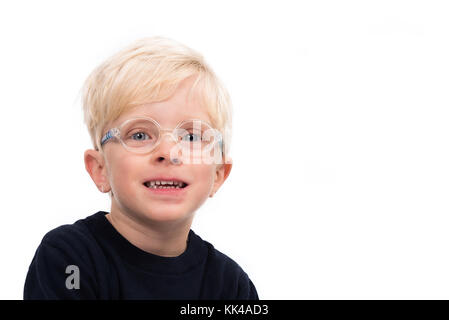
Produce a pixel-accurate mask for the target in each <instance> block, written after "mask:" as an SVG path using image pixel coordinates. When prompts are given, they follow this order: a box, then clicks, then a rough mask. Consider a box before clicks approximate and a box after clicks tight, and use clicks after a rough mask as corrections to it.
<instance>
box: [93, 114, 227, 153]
mask: <svg viewBox="0 0 449 320" xmlns="http://www.w3.org/2000/svg"><path fill="white" fill-rule="evenodd" d="M134 120H149V121H151V122H153V123H154V124H155V125H156V127H157V129H158V132H159V136H158V139H157V141H156V143H155V144H154V146H153V147H152V148H151V149H149V150H148V151H146V152H135V151H133V150H131V148H130V147H129V146H128V145H126V143H125V142H124V141H123V140H122V137H121V135H120V129H121V128H122V127H123V126H124V125H125V124H126V123H128V122H130V121H134ZM188 121H199V122H201V123H204V124H206V125H207V126H208V127H209V129H213V130H215V132H217V133H218V139H217V140H218V141H216V142H218V144H219V146H220V150H221V153H222V154H223V138H222V134H221V132H220V131H219V130H218V129H215V128H214V127H212V125H211V124H210V123H209V122H207V121H205V120H201V119H186V120H181V121H180V122H178V124H177V125H176V127H175V128H173V129H167V128H165V129H164V128H162V127H161V125H160V124H159V122H157V121H156V120H155V119H153V118H150V117H135V118H130V119H126V120H125V121H123V122H122V123H121V124H120V125H118V126H117V127H114V128H111V129H109V130H108V131H107V132H106V134H105V135H104V136H103V138H101V140H100V147H103V145H104V144H105V143H106V142H108V141H110V140H111V139H113V138H116V139H117V140H119V141H120V144H121V145H122V146H123V147H124V148H125V149H126V150H128V151H130V152H133V153H138V154H147V153H150V152H152V151H153V150H155V149H156V148H157V146H158V145H159V144H160V143H161V141H162V139H163V138H164V136H165V135H167V134H168V135H170V136H171V138H172V140H173V141H176V142H178V140H177V139H176V138H175V137H174V135H173V132H174V131H175V130H176V129H179V127H180V126H181V125H182V124H184V123H186V122H188ZM209 129H208V130H209ZM216 142H214V144H215V143H216Z"/></svg>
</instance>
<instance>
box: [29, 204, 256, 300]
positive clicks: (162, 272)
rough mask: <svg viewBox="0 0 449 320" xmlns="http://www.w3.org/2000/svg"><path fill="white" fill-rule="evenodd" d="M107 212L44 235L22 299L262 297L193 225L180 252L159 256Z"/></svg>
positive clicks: (245, 277)
mask: <svg viewBox="0 0 449 320" xmlns="http://www.w3.org/2000/svg"><path fill="white" fill-rule="evenodd" d="M106 214H107V212H104V211H99V212H97V213H95V214H93V215H91V216H89V217H87V218H85V219H82V220H78V221H76V222H75V223H74V224H71V225H63V226H60V227H58V228H56V229H54V230H52V231H50V232H48V233H47V234H46V235H45V236H44V238H43V240H42V242H41V244H40V245H39V247H38V248H37V251H36V254H35V256H34V258H33V260H32V262H31V265H30V267H29V270H28V274H27V277H26V280H25V288H24V299H154V300H156V299H167V300H169V299H195V300H197V299H249V300H258V299H259V297H258V295H257V291H256V288H255V287H254V285H253V283H252V282H251V280H250V279H249V277H248V275H247V274H246V273H245V272H244V271H243V270H242V268H241V267H240V266H239V265H238V264H237V263H236V262H235V261H233V260H232V259H231V258H229V257H227V256H226V255H225V254H223V253H221V252H220V251H218V250H216V249H215V248H214V247H213V245H212V244H210V243H209V242H207V241H204V240H203V239H201V238H200V237H199V236H198V235H196V234H195V233H194V232H193V230H190V231H189V235H188V240H187V241H188V242H187V249H186V250H185V251H184V252H183V253H182V254H181V255H179V256H177V257H161V256H158V255H154V254H151V253H148V252H145V251H143V250H141V249H139V248H137V247H136V246H134V245H133V244H131V243H130V242H129V241H128V240H126V239H125V238H124V237H123V236H122V235H121V234H120V233H119V232H118V231H117V230H116V229H115V228H114V227H113V226H112V224H111V223H110V222H109V220H108V219H107V218H106V217H105V215H106ZM69 266H71V267H69ZM68 267H69V268H68ZM77 281H78V282H77Z"/></svg>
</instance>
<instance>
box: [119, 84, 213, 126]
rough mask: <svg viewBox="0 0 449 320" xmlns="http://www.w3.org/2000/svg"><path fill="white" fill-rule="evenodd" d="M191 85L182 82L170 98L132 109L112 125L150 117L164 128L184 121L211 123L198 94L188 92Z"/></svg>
mask: <svg viewBox="0 0 449 320" xmlns="http://www.w3.org/2000/svg"><path fill="white" fill-rule="evenodd" d="M191 85H192V81H190V80H184V81H183V82H181V83H180V85H179V86H178V88H177V89H176V91H175V92H174V94H173V95H172V96H171V97H170V98H168V99H166V100H164V101H159V102H151V103H146V104H142V105H139V106H137V107H133V108H132V109H130V110H128V111H127V112H125V113H124V114H122V115H121V116H120V117H119V118H118V119H117V120H116V121H114V124H115V125H118V124H120V123H121V122H123V121H125V120H127V119H131V118H134V117H150V118H153V119H155V120H156V121H158V122H159V123H160V124H161V125H162V126H166V127H174V126H175V125H176V124H178V123H179V122H181V121H183V120H186V119H201V120H204V121H207V122H209V123H211V119H210V115H209V113H208V110H207V108H206V107H205V106H204V104H203V103H201V101H202V100H201V99H200V97H199V94H198V92H194V91H191V90H190V89H191Z"/></svg>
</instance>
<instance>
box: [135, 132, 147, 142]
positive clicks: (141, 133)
mask: <svg viewBox="0 0 449 320" xmlns="http://www.w3.org/2000/svg"><path fill="white" fill-rule="evenodd" d="M131 137H132V139H134V138H137V139H134V140H136V141H142V140H143V139H142V138H145V137H148V138H149V136H148V135H147V134H146V133H144V132H136V133H134V134H132V135H131Z"/></svg>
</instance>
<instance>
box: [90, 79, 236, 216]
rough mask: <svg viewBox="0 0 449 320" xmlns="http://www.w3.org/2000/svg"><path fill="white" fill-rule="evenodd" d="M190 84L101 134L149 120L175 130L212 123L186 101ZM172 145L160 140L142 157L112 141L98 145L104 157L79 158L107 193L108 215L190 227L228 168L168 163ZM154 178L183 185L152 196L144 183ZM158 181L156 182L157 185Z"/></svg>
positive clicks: (133, 112) (196, 105) (194, 101)
mask: <svg viewBox="0 0 449 320" xmlns="http://www.w3.org/2000/svg"><path fill="white" fill-rule="evenodd" d="M193 80H194V79H192V78H187V79H186V80H184V81H182V82H181V83H180V85H179V87H178V88H177V90H176V91H175V93H174V95H173V96H171V97H170V98H169V99H167V100H164V101H162V102H155V103H149V104H145V105H141V106H138V107H135V108H133V109H131V110H130V111H129V112H127V113H125V114H122V115H121V116H120V117H119V118H118V119H117V120H116V121H114V122H113V123H111V124H110V125H109V126H108V127H107V128H106V129H110V128H113V127H117V126H119V125H120V124H121V123H122V122H123V121H125V120H127V119H130V118H134V117H142V116H143V117H151V118H153V119H155V120H156V121H157V122H158V123H159V124H160V125H161V126H162V127H163V128H171V129H173V128H175V127H176V125H177V124H178V123H179V122H181V121H183V120H186V119H192V118H194V119H200V120H204V121H207V122H208V123H212V121H211V120H212V119H210V117H209V115H208V113H207V111H206V109H205V108H204V107H203V106H202V105H201V103H200V102H199V100H198V99H197V97H196V96H195V95H190V96H189V90H190V88H191V86H192V84H193ZM175 144H176V142H175V141H173V140H171V139H170V138H169V136H164V137H163V138H162V140H161V142H160V144H159V145H158V146H157V147H156V148H155V149H154V150H152V151H151V152H150V153H148V154H136V153H132V152H130V151H128V150H126V149H125V148H124V147H123V146H122V145H121V144H120V142H119V141H118V140H116V139H112V140H111V141H108V143H106V144H104V146H103V150H104V157H103V156H101V154H100V153H99V152H98V151H95V150H87V151H86V152H85V163H86V169H87V170H88V172H89V174H90V175H91V177H92V179H93V180H94V181H95V183H96V184H97V186H99V188H100V189H101V187H100V186H104V191H105V192H107V191H108V190H109V189H110V190H112V193H113V196H112V197H111V201H112V202H111V212H112V211H115V210H116V211H120V212H121V213H123V214H126V215H128V216H130V217H133V218H134V219H137V220H140V221H152V222H164V221H167V222H168V221H179V222H181V221H186V222H188V221H191V219H192V218H193V214H194V212H195V211H196V210H197V209H198V208H199V207H200V206H201V205H202V204H203V203H204V202H205V201H206V199H207V198H208V197H210V196H212V195H213V194H214V193H215V192H216V191H217V190H218V188H219V187H220V186H221V185H222V184H223V182H224V180H225V179H226V178H227V176H228V175H229V172H230V169H231V167H232V163H231V162H229V163H225V164H221V165H217V164H214V163H212V164H206V163H187V164H186V163H183V162H182V161H181V162H180V163H178V164H176V163H173V162H172V161H171V160H170V150H171V149H172V148H173V147H174V146H175ZM157 177H166V178H173V179H172V180H175V179H177V180H180V181H183V182H185V183H187V187H186V188H184V189H176V190H171V189H170V190H165V191H166V192H163V191H158V190H154V189H149V188H148V187H147V186H146V182H148V181H149V180H153V179H155V178H157ZM157 180H160V179H157Z"/></svg>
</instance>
